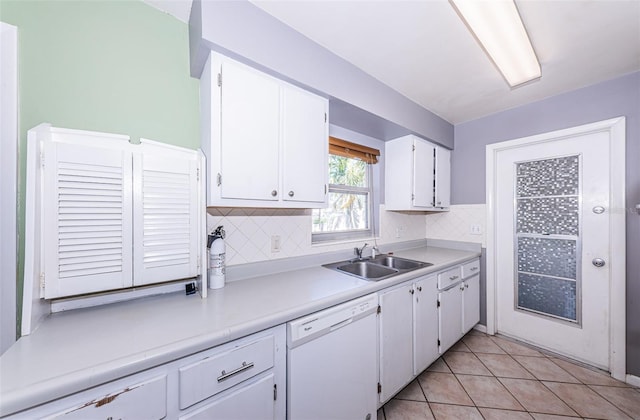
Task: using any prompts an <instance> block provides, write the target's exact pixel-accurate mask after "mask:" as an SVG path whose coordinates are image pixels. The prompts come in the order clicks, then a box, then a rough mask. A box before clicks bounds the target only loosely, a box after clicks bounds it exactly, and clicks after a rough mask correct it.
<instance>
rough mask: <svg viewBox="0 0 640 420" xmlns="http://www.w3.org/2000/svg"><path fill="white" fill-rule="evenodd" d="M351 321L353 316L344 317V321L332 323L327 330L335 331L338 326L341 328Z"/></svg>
mask: <svg viewBox="0 0 640 420" xmlns="http://www.w3.org/2000/svg"><path fill="white" fill-rule="evenodd" d="M352 321H353V318H349V319H345V320H344V321H340V322H337V323H335V324H333V325H332V326H331V327H329V331H335V330H337V329H338V328H342V327H344V326H345V325H349V324H351V322H352Z"/></svg>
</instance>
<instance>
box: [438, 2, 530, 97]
mask: <svg viewBox="0 0 640 420" xmlns="http://www.w3.org/2000/svg"><path fill="white" fill-rule="evenodd" d="M449 1H450V2H451V4H452V5H453V7H454V9H456V11H457V12H458V15H460V17H461V18H462V20H464V22H465V23H466V25H467V27H468V28H469V29H470V30H471V32H472V33H473V34H474V36H475V37H476V39H477V40H478V41H479V42H480V44H481V45H482V47H483V48H484V50H485V51H486V53H487V54H488V55H489V57H490V58H491V60H493V62H494V64H495V65H496V66H497V67H498V69H499V70H500V73H502V75H503V76H504V78H505V79H506V80H507V83H509V85H511V87H514V86H518V85H521V84H523V83H526V82H529V81H531V80H534V79H538V78H540V76H541V75H542V73H541V70H540V63H539V62H538V59H537V58H536V53H535V52H534V51H533V46H532V45H531V41H530V40H529V36H528V35H527V31H526V30H525V29H524V25H523V24H522V20H521V19H520V14H519V13H518V9H517V8H516V5H515V3H514V2H513V0H487V1H478V0H449Z"/></svg>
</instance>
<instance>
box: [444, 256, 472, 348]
mask: <svg viewBox="0 0 640 420" xmlns="http://www.w3.org/2000/svg"><path fill="white" fill-rule="evenodd" d="M479 271H480V260H479V259H475V260H473V261H470V262H468V263H465V264H463V265H462V266H458V267H455V268H453V269H450V270H447V271H445V272H442V273H440V274H438V288H439V289H440V292H439V293H438V302H439V303H438V322H439V327H438V330H439V346H440V353H441V354H442V353H444V352H446V351H447V350H448V349H449V348H450V347H451V346H453V345H454V344H455V343H456V342H457V341H458V340H460V339H461V338H462V337H463V336H464V335H465V334H466V333H467V332H468V331H469V330H471V329H472V328H473V327H474V326H475V325H476V324H477V323H478V321H480V275H479Z"/></svg>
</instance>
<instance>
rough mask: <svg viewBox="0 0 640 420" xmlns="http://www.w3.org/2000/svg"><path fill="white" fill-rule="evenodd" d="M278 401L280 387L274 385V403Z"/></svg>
mask: <svg viewBox="0 0 640 420" xmlns="http://www.w3.org/2000/svg"><path fill="white" fill-rule="evenodd" d="M277 399H278V385H276V384H273V401H276V400H277Z"/></svg>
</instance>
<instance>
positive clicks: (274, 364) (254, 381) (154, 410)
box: [3, 325, 286, 420]
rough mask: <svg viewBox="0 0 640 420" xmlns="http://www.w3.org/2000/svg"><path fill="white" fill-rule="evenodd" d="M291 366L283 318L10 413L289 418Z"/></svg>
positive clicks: (149, 419)
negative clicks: (267, 326) (263, 327)
mask: <svg viewBox="0 0 640 420" xmlns="http://www.w3.org/2000/svg"><path fill="white" fill-rule="evenodd" d="M285 370H286V330H285V326H284V325H279V326H277V327H274V328H271V329H268V330H265V331H261V332H259V333H255V334H253V335H250V336H247V337H243V338H240V339H238V340H235V341H232V342H230V343H226V344H223V345H220V346H218V347H214V348H211V349H209V350H205V351H202V352H199V353H196V354H194V355H192V356H188V357H185V358H182V359H178V360H175V361H173V362H170V363H167V364H164V365H161V366H158V367H155V368H152V369H149V370H147V371H145V372H141V373H137V374H134V375H131V376H127V377H125V378H121V379H118V380H115V381H113V382H109V383H106V384H104V385H100V386H98V387H95V388H91V389H88V390H85V391H82V392H78V393H76V394H73V395H70V396H67V397H64V398H60V399H57V400H54V401H52V402H49V403H47V404H43V405H40V406H38V407H35V408H32V409H28V410H25V411H22V412H19V413H16V414H14V415H12V416H10V417H6V419H11V420H18V419H35V418H43V419H51V418H64V419H70V420H73V419H82V420H84V419H112V420H125V419H130V420H142V419H145V420H158V419H165V418H166V419H177V418H180V419H190V420H193V419H208V420H209V419H224V420H231V419H233V420H235V419H238V420H239V419H251V420H253V419H280V420H284V419H285V415H286V413H285V410H286V405H285V403H286V401H285V400H286V376H285ZM4 419H5V418H4V417H3V420H4Z"/></svg>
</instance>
